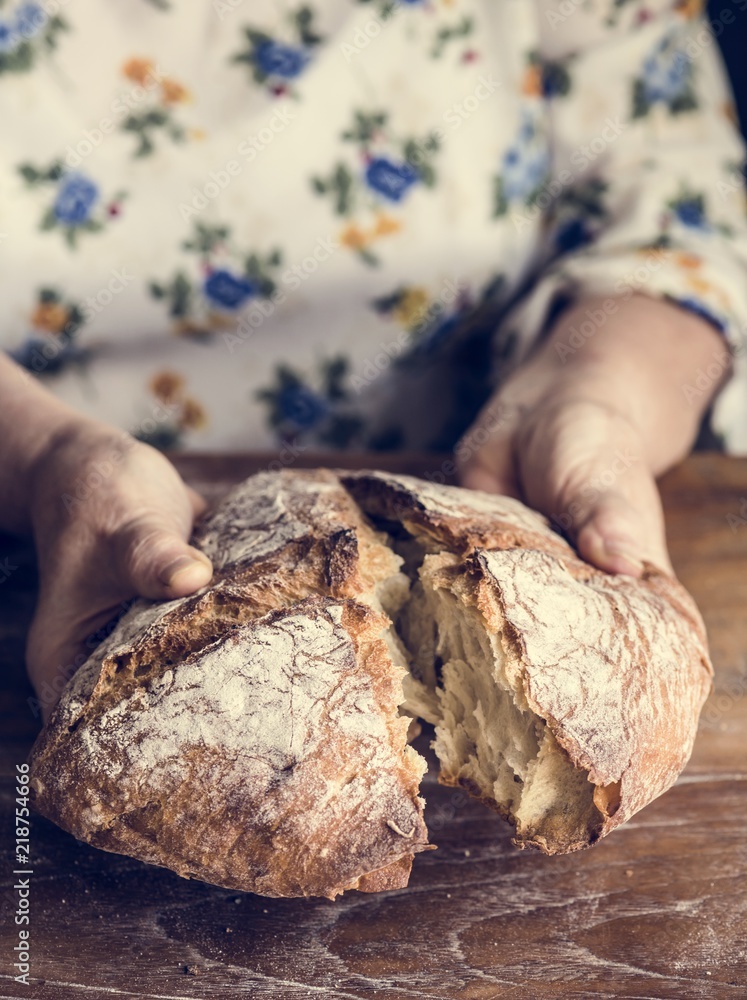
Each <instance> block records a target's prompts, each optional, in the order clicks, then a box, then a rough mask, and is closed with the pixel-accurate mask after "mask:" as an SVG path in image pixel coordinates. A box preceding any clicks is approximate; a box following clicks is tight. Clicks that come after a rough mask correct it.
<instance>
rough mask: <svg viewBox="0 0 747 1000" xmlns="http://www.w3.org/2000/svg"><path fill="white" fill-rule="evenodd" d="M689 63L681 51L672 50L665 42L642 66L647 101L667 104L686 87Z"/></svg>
mask: <svg viewBox="0 0 747 1000" xmlns="http://www.w3.org/2000/svg"><path fill="white" fill-rule="evenodd" d="M688 79H689V61H688V58H687V56H686V55H685V53H684V52H683V51H682V50H681V49H672V48H671V47H670V46H669V45H668V44H667V43H666V42H662V43H661V45H660V46H659V48H658V49H657V50H656V51H655V52H653V53H652V54H651V55H650V56H649V57H648V59H647V60H646V61H645V62H644V64H643V86H644V92H645V95H646V97H647V98H648V100H649V101H650V102H651V103H652V104H653V103H654V102H655V101H664V102H665V103H667V104H668V103H669V102H670V101H673V100H674V99H675V98H676V97H677V96H678V95H679V94H681V93H682V91H683V90H684V89H685V87H686V86H687V82H688Z"/></svg>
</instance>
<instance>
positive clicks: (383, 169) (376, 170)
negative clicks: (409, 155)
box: [366, 156, 420, 202]
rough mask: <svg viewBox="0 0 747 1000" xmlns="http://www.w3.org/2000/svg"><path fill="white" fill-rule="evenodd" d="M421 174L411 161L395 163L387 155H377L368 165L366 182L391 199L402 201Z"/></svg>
mask: <svg viewBox="0 0 747 1000" xmlns="http://www.w3.org/2000/svg"><path fill="white" fill-rule="evenodd" d="M419 180H420V174H419V173H418V172H417V170H416V169H415V168H414V167H412V166H410V164H409V163H394V162H393V161H392V160H389V159H387V158H386V157H385V156H377V157H376V158H375V159H373V160H371V162H370V163H369V164H368V166H367V167H366V183H367V184H368V186H369V187H370V188H372V189H373V190H374V191H376V192H377V193H378V194H381V195H383V196H384V197H385V198H387V199H388V200H389V201H395V202H398V201H402V199H403V198H404V197H405V195H406V194H407V192H408V191H409V189H410V188H411V187H412V186H413V184H417V182H418V181H419Z"/></svg>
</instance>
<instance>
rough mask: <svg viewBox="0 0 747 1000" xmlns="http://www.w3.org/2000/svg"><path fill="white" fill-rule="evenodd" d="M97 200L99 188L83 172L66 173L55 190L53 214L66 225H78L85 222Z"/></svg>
mask: <svg viewBox="0 0 747 1000" xmlns="http://www.w3.org/2000/svg"><path fill="white" fill-rule="evenodd" d="M98 200H99V189H98V187H97V186H96V185H95V184H94V182H93V181H92V180H90V179H89V178H88V177H86V176H85V175H84V174H77V173H74V174H66V175H65V176H64V177H63V179H62V183H61V185H60V188H59V191H58V192H57V198H56V199H55V203H54V209H53V210H54V215H55V217H56V219H57V220H58V222H61V223H63V224H64V225H67V226H80V225H81V224H82V223H84V222H86V221H87V220H88V219H89V217H90V215H91V211H92V209H93V207H94V205H95V204H96V202H97V201H98Z"/></svg>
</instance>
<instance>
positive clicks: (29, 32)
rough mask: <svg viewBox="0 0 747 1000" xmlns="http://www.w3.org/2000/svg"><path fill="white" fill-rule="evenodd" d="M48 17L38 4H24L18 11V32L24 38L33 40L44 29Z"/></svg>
mask: <svg viewBox="0 0 747 1000" xmlns="http://www.w3.org/2000/svg"><path fill="white" fill-rule="evenodd" d="M46 21H47V15H46V14H45V12H44V11H43V10H42V8H41V7H40V6H39V4H38V3H24V4H21V6H20V7H19V8H18V10H17V11H16V31H17V32H18V34H19V35H21V36H22V37H23V38H33V37H34V35H36V34H38V33H39V32H40V31H41V29H42V28H43V27H44V25H45V23H46Z"/></svg>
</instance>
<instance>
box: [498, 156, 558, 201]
mask: <svg viewBox="0 0 747 1000" xmlns="http://www.w3.org/2000/svg"><path fill="white" fill-rule="evenodd" d="M549 162H550V160H549V156H548V153H547V151H546V150H535V151H534V152H533V153H531V154H530V153H528V151H527V150H522V149H520V148H519V147H516V146H513V147H512V148H511V149H509V150H508V151H507V152H506V154H505V156H504V157H503V167H502V171H501V176H502V178H503V193H504V195H505V197H506V199H507V200H508V201H526V200H527V199H528V198H529V197H530V196H531V195H532V194H533V193H534V192H535V191H536V190H537V188H538V187H539V186H540V185H541V184H542V182H543V180H544V179H545V177H546V176H547V171H548V169H549Z"/></svg>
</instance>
